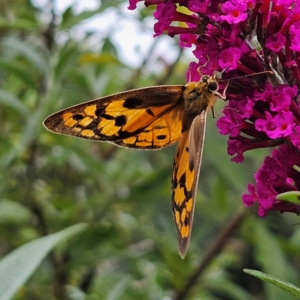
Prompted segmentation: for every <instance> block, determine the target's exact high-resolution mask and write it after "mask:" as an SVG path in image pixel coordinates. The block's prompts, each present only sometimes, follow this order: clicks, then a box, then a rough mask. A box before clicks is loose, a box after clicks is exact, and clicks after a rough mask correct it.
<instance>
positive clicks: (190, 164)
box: [189, 160, 195, 172]
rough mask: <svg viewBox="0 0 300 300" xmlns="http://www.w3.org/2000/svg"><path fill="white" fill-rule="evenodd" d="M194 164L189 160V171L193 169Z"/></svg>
mask: <svg viewBox="0 0 300 300" xmlns="http://www.w3.org/2000/svg"><path fill="white" fill-rule="evenodd" d="M194 166H195V165H194V162H193V161H191V160H189V169H190V171H191V172H192V171H193V170H194Z"/></svg>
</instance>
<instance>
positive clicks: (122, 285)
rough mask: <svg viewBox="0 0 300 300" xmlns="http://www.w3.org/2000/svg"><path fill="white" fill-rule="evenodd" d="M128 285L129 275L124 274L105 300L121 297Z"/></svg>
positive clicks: (114, 299) (115, 299)
mask: <svg viewBox="0 0 300 300" xmlns="http://www.w3.org/2000/svg"><path fill="white" fill-rule="evenodd" d="M128 285H129V276H126V277H124V278H122V279H121V280H120V281H119V282H117V283H116V284H115V285H114V286H113V288H112V289H111V292H110V293H109V294H108V295H107V297H106V300H118V299H122V298H123V296H124V292H125V290H126V289H127V288H128Z"/></svg>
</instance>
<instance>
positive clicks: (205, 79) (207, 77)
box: [200, 75, 210, 83]
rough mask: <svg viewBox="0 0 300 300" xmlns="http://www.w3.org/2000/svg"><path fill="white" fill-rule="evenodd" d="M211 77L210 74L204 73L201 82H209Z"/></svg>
mask: <svg viewBox="0 0 300 300" xmlns="http://www.w3.org/2000/svg"><path fill="white" fill-rule="evenodd" d="M209 77H210V76H208V75H203V76H202V77H201V79H200V80H201V82H204V83H205V82H207V80H208V79H209Z"/></svg>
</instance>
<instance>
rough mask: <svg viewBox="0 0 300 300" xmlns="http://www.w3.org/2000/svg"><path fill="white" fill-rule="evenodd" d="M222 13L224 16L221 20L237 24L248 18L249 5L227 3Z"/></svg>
mask: <svg viewBox="0 0 300 300" xmlns="http://www.w3.org/2000/svg"><path fill="white" fill-rule="evenodd" d="M222 11H223V13H224V15H222V16H221V18H220V19H221V20H225V21H227V23H228V24H237V23H240V22H242V21H245V20H246V18H247V12H246V11H247V4H246V3H245V2H242V1H238V0H235V1H227V2H225V3H224V4H223V6H222Z"/></svg>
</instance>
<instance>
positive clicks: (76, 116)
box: [73, 115, 83, 121]
mask: <svg viewBox="0 0 300 300" xmlns="http://www.w3.org/2000/svg"><path fill="white" fill-rule="evenodd" d="M82 119H83V116H82V115H73V120H75V121H80V120H82Z"/></svg>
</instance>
